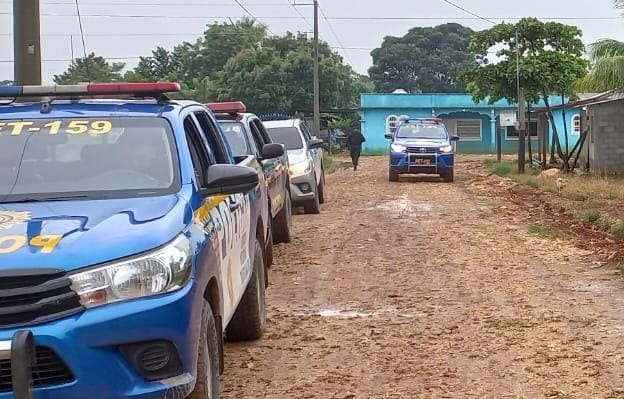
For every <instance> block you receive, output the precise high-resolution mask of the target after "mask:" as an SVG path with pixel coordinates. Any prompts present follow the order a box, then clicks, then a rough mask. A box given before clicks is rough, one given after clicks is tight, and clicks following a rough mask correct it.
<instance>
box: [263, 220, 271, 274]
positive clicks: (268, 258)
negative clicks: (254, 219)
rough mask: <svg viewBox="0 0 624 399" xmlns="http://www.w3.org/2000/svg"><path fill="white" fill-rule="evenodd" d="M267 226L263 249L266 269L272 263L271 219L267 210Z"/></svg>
mask: <svg viewBox="0 0 624 399" xmlns="http://www.w3.org/2000/svg"><path fill="white" fill-rule="evenodd" d="M269 224H270V226H269V228H268V233H267V234H268V235H269V236H268V237H267V239H266V240H265V241H266V243H265V244H264V245H265V249H264V253H265V256H264V262H265V266H266V267H267V269H268V268H269V267H271V266H272V265H273V220H272V219H271V212H269Z"/></svg>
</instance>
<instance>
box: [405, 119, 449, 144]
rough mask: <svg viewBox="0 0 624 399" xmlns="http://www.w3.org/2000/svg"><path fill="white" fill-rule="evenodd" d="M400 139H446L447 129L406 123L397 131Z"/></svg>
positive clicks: (438, 126) (431, 125) (440, 126)
mask: <svg viewBox="0 0 624 399" xmlns="http://www.w3.org/2000/svg"><path fill="white" fill-rule="evenodd" d="M396 137H397V138H399V139H436V140H439V139H446V138H447V134H446V129H445V128H444V126H442V125H433V124H424V123H406V124H404V125H400V126H399V129H398V131H397V136H396Z"/></svg>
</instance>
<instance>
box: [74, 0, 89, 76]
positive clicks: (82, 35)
mask: <svg viewBox="0 0 624 399" xmlns="http://www.w3.org/2000/svg"><path fill="white" fill-rule="evenodd" d="M76 14H77V15H78V25H79V26H80V39H81V40H82V52H83V53H84V60H85V67H86V69H87V79H89V83H91V74H90V73H89V58H88V57H87V45H86V44H85V36H84V29H82V17H80V6H79V5H78V0H76Z"/></svg>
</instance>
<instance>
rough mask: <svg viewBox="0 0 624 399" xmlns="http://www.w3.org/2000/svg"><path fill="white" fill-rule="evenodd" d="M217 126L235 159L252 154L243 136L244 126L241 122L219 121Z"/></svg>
mask: <svg viewBox="0 0 624 399" xmlns="http://www.w3.org/2000/svg"><path fill="white" fill-rule="evenodd" d="M219 124H220V125H221V129H222V130H223V133H225V138H226V139H227V141H228V143H229V144H230V148H232V154H233V155H234V156H235V157H240V156H243V155H249V154H251V153H252V152H251V149H250V148H249V145H248V142H247V137H246V136H245V126H243V124H242V123H241V122H226V121H219Z"/></svg>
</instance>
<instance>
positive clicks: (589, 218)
mask: <svg viewBox="0 0 624 399" xmlns="http://www.w3.org/2000/svg"><path fill="white" fill-rule="evenodd" d="M598 219H600V212H599V211H598V210H597V209H585V210H584V211H581V212H579V213H577V214H576V220H578V221H579V222H581V223H583V224H584V225H587V226H589V225H593V224H594V223H596V222H597V221H598Z"/></svg>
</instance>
